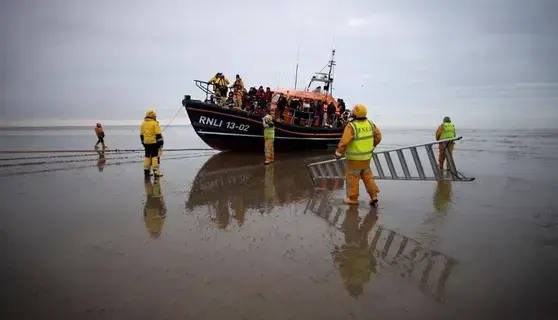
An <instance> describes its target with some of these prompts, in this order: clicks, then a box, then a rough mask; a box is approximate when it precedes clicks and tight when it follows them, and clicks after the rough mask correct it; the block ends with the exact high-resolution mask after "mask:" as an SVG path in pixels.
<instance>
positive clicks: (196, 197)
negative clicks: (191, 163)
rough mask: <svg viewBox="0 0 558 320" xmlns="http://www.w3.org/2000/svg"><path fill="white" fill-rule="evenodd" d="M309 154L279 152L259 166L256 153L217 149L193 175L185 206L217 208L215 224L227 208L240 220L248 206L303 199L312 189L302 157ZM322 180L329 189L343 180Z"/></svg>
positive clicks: (222, 219) (226, 215)
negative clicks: (265, 163)
mask: <svg viewBox="0 0 558 320" xmlns="http://www.w3.org/2000/svg"><path fill="white" fill-rule="evenodd" d="M322 155H323V154H322ZM309 156H312V155H311V154H310V155H309V154H305V155H296V154H295V155H294V156H293V155H291V156H290V157H289V158H286V156H285V158H282V157H281V156H280V155H279V156H278V157H276V162H275V163H274V164H273V165H271V166H266V167H263V166H262V165H261V157H260V156H255V155H250V154H240V153H229V152H222V153H218V154H216V155H214V156H212V157H211V158H210V159H209V160H208V161H207V162H206V163H205V164H204V165H203V167H202V168H201V169H200V170H199V172H198V174H197V175H196V177H195V179H194V182H193V184H192V187H191V190H190V194H189V197H188V200H187V202H186V208H187V209H188V210H193V209H194V208H196V207H204V206H208V207H209V208H212V207H213V208H214V209H215V210H216V211H217V220H218V221H217V222H218V224H219V225H220V226H222V227H225V226H226V225H228V221H229V220H228V219H229V213H228V212H229V210H230V209H231V208H232V209H233V211H234V216H235V217H236V218H237V220H238V222H239V223H242V222H241V220H242V221H243V219H244V218H243V217H244V212H245V211H246V210H248V209H259V210H264V209H266V208H267V209H270V208H271V207H273V206H282V205H286V204H291V203H296V202H299V203H300V202H303V201H304V200H305V199H307V198H308V197H309V196H310V195H311V194H312V193H313V192H314V185H313V184H312V181H311V179H310V177H309V176H308V172H307V171H306V167H305V165H304V161H303V160H304V158H305V157H306V158H308V157H309ZM262 183H263V187H262ZM323 183H324V184H323V185H322V187H323V188H324V189H329V190H333V189H341V188H343V186H344V181H343V180H334V179H329V180H324V181H323ZM262 212H263V211H262ZM219 221H220V222H219Z"/></svg>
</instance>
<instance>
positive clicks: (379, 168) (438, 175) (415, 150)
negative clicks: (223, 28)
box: [307, 137, 475, 181]
mask: <svg viewBox="0 0 558 320" xmlns="http://www.w3.org/2000/svg"><path fill="white" fill-rule="evenodd" d="M462 138H463V137H456V138H451V139H445V140H439V141H434V142H429V143H424V144H418V145H413V146H408V147H402V148H397V149H390V150H385V151H380V152H375V153H374V155H373V157H372V160H373V161H372V162H373V164H374V165H373V166H374V168H373V170H372V171H373V173H374V178H375V179H377V180H415V181H444V180H445V181H473V180H475V178H472V177H471V178H469V177H465V176H463V175H462V174H461V173H460V172H459V171H457V168H456V166H455V161H454V160H453V157H452V155H451V153H450V151H449V149H448V148H446V149H445V150H444V152H445V154H446V162H447V166H448V170H447V172H448V173H449V174H444V171H445V170H440V169H439V168H438V162H437V159H436V155H435V154H434V150H433V146H434V145H436V144H440V143H444V146H446V145H447V142H451V141H457V140H461V139H462ZM421 155H422V157H421ZM406 157H410V158H412V163H411V165H409V162H408V161H407V158H406ZM425 158H426V159H425ZM394 159H395V160H394ZM425 160H426V161H425ZM345 162H346V159H345V158H341V159H332V160H327V161H320V162H314V163H310V164H307V167H308V170H309V171H310V176H311V177H312V180H313V181H315V180H317V179H344V178H345ZM423 162H426V163H429V165H427V167H429V168H425V167H424V166H423ZM384 168H385V169H384ZM386 169H387V170H386Z"/></svg>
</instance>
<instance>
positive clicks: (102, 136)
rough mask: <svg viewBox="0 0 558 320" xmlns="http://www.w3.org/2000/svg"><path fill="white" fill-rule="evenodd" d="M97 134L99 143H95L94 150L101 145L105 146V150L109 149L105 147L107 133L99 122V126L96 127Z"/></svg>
mask: <svg viewBox="0 0 558 320" xmlns="http://www.w3.org/2000/svg"><path fill="white" fill-rule="evenodd" d="M95 134H96V135H97V143H95V147H93V149H95V150H97V146H98V145H99V143H100V144H101V145H102V146H103V150H104V149H106V148H107V146H106V145H105V131H104V130H103V127H102V126H101V124H100V123H98V122H97V126H95Z"/></svg>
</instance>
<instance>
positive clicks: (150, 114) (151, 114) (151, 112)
mask: <svg viewBox="0 0 558 320" xmlns="http://www.w3.org/2000/svg"><path fill="white" fill-rule="evenodd" d="M145 117H146V118H153V119H155V118H156V117H157V114H156V113H155V110H153V109H149V110H147V112H146V113H145Z"/></svg>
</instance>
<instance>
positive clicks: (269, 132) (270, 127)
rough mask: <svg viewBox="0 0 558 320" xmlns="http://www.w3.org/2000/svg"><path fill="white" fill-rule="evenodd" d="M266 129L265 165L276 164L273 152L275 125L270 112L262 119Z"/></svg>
mask: <svg viewBox="0 0 558 320" xmlns="http://www.w3.org/2000/svg"><path fill="white" fill-rule="evenodd" d="M262 120H263V127H264V151H265V164H266V165H268V164H270V163H272V162H275V152H274V151H273V142H274V140H275V125H274V124H273V117H272V116H271V114H270V111H269V110H268V112H267V114H266V116H265V117H263V118H262Z"/></svg>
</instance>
